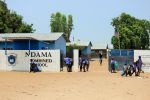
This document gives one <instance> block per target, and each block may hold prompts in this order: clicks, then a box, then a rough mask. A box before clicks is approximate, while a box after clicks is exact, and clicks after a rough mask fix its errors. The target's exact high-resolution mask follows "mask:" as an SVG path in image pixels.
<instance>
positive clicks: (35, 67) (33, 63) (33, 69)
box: [30, 59, 40, 73]
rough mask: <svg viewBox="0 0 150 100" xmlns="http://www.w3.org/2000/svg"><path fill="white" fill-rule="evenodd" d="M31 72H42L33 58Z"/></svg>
mask: <svg viewBox="0 0 150 100" xmlns="http://www.w3.org/2000/svg"><path fill="white" fill-rule="evenodd" d="M30 62H31V63H30V72H34V73H35V72H40V70H39V69H38V67H37V64H35V62H34V61H33V59H31V60H30Z"/></svg>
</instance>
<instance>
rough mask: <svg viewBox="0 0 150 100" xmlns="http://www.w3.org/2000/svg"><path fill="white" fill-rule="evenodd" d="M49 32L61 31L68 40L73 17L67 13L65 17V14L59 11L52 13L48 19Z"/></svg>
mask: <svg viewBox="0 0 150 100" xmlns="http://www.w3.org/2000/svg"><path fill="white" fill-rule="evenodd" d="M50 27H51V32H63V33H64V37H65V39H66V40H67V41H69V38H70V35H71V32H72V29H73V19H72V16H71V15H69V16H68V18H66V15H64V14H61V13H60V12H56V13H53V14H52V15H51V19H50Z"/></svg>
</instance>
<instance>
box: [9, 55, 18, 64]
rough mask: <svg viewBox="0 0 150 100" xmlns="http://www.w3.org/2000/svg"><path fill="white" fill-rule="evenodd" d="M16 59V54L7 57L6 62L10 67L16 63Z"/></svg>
mask: <svg viewBox="0 0 150 100" xmlns="http://www.w3.org/2000/svg"><path fill="white" fill-rule="evenodd" d="M16 57H17V55H16V54H10V55H9V56H8V62H9V64H10V65H15V63H16Z"/></svg>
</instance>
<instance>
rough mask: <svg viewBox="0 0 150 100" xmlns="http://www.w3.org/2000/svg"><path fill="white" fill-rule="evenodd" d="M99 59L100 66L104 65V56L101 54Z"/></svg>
mask: <svg viewBox="0 0 150 100" xmlns="http://www.w3.org/2000/svg"><path fill="white" fill-rule="evenodd" d="M99 59H100V65H102V62H103V55H102V53H100V54H99Z"/></svg>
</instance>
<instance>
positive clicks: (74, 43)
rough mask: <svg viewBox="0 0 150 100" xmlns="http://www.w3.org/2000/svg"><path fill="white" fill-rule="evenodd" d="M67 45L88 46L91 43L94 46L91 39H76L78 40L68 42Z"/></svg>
mask: <svg viewBox="0 0 150 100" xmlns="http://www.w3.org/2000/svg"><path fill="white" fill-rule="evenodd" d="M66 45H67V46H69V45H77V46H81V47H88V46H89V45H91V46H92V43H91V41H90V42H81V41H76V42H68V43H66Z"/></svg>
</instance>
